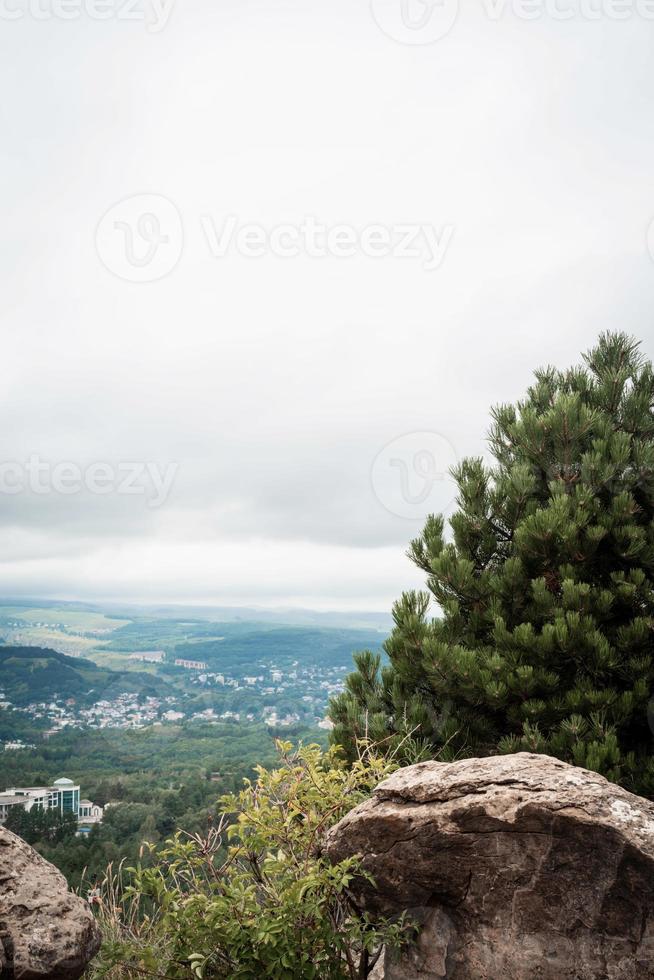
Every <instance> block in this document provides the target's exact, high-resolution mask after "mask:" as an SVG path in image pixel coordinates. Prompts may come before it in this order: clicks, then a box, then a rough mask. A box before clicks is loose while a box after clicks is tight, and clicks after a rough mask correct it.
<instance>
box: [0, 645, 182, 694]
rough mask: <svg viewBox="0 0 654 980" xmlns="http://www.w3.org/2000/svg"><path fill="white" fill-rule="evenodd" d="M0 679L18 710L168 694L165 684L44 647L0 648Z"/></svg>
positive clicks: (141, 673)
mask: <svg viewBox="0 0 654 980" xmlns="http://www.w3.org/2000/svg"><path fill="white" fill-rule="evenodd" d="M0 678H1V683H2V690H3V692H4V695H5V697H6V699H7V700H8V701H10V702H11V703H12V704H15V705H18V706H24V705H26V704H30V703H33V702H35V701H49V700H50V699H52V698H53V697H54V696H55V695H59V696H60V697H64V698H68V697H72V698H75V699H76V700H77V701H78V702H79V703H80V704H92V703H93V702H94V701H99V700H100V699H101V698H111V697H115V696H116V695H117V694H122V693H125V692H127V693H131V692H139V693H141V694H143V693H145V694H152V695H153V696H154V695H156V694H158V693H168V691H169V689H168V687H167V685H166V683H165V682H164V681H162V680H160V679H158V678H156V677H153V676H151V675H150V674H146V673H143V672H141V671H135V670H108V669H107V668H105V667H98V665H97V664H95V663H93V661H92V660H85V659H83V658H82V657H67V656H66V655H65V654H63V653H57V651H56V650H47V649H42V648H41V647H14V646H0Z"/></svg>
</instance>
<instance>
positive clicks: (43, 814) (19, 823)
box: [5, 806, 77, 844]
mask: <svg viewBox="0 0 654 980" xmlns="http://www.w3.org/2000/svg"><path fill="white" fill-rule="evenodd" d="M5 827H6V828H7V830H11V832H12V833H13V834H17V835H18V836H19V837H22V838H23V840H24V841H27V843H28V844H36V843H37V842H39V841H43V842H47V843H48V844H60V843H61V842H62V841H65V840H69V839H71V838H73V837H74V836H75V832H76V831H77V817H76V816H75V814H74V813H61V812H60V811H59V810H54V809H52V810H50V809H43V808H42V807H37V806H35V807H32V809H31V810H29V811H28V810H25V809H24V808H23V807H22V806H14V807H11V809H10V810H9V813H8V815H7V819H6V821H5Z"/></svg>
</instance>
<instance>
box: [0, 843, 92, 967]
mask: <svg viewBox="0 0 654 980" xmlns="http://www.w3.org/2000/svg"><path fill="white" fill-rule="evenodd" d="M99 947H100V934H99V930H98V927H97V925H96V923H95V920H94V918H93V915H92V913H91V911H90V909H89V907H88V905H87V903H86V902H84V901H83V900H82V899H81V898H77V896H76V895H73V894H72V893H71V892H70V891H69V890H68V886H67V884H66V879H65V878H64V876H63V875H62V874H60V872H59V871H57V869H56V868H54V867H53V866H52V865H51V864H49V863H48V862H47V861H46V860H44V858H42V857H41V856H40V855H39V854H37V853H36V851H34V850H33V849H32V848H31V847H30V846H29V845H28V844H26V843H25V842H24V841H22V840H21V839H20V838H19V837H16V836H15V835H14V834H12V833H10V832H9V831H8V830H5V829H4V828H2V827H0V974H1V975H2V978H3V980H4V978H5V977H6V978H7V980H14V978H15V980H44V978H51V980H76V978H77V977H79V976H80V975H81V974H82V973H83V971H84V969H85V967H86V965H87V964H88V962H89V960H91V958H92V957H93V956H94V955H95V954H96V953H97V951H98V949H99Z"/></svg>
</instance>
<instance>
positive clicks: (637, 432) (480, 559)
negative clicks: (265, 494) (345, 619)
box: [331, 334, 654, 796]
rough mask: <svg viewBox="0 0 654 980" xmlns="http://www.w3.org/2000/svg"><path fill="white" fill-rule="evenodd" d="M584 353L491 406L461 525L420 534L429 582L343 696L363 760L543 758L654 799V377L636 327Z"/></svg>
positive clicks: (338, 709)
mask: <svg viewBox="0 0 654 980" xmlns="http://www.w3.org/2000/svg"><path fill="white" fill-rule="evenodd" d="M584 362H585V363H584V364H583V365H582V366H578V367H574V368H572V369H570V370H567V371H563V372H561V371H558V370H555V369H554V368H552V367H548V368H546V369H544V370H540V371H537V372H536V374H535V381H534V383H533V385H532V386H531V387H530V388H529V389H528V392H527V396H526V398H525V399H524V400H523V401H520V402H518V403H517V404H516V405H515V406H514V405H501V406H499V407H497V408H495V409H494V410H493V411H492V415H491V417H492V425H491V429H490V434H489V449H490V456H491V458H492V463H491V465H486V464H485V463H484V462H483V461H482V459H466V460H464V461H463V462H462V463H461V464H460V465H459V466H458V467H457V468H456V470H455V471H454V472H453V476H454V478H455V480H456V484H457V488H458V496H457V508H458V509H457V511H456V513H455V514H454V516H453V517H452V518H451V519H450V522H449V523H450V532H448V534H447V536H446V533H445V523H444V520H443V518H442V517H436V516H430V517H428V518H427V521H426V524H425V527H424V530H423V532H422V534H421V536H420V537H418V538H417V539H416V540H414V541H413V542H411V545H410V548H409V552H408V554H409V557H410V558H411V560H412V561H413V562H414V563H415V564H416V565H417V566H418V568H419V569H421V570H422V571H423V572H424V573H425V575H426V577H427V591H425V592H408V593H406V594H405V595H403V596H402V598H401V599H400V601H399V602H397V603H396V605H395V607H394V610H393V618H394V624H395V625H394V629H393V631H392V633H391V636H390V638H389V640H388V641H387V643H386V644H385V650H386V653H387V655H388V661H389V662H388V665H383V664H382V663H381V658H380V657H379V656H376V655H374V654H372V653H370V652H369V651H367V652H364V653H361V654H357V655H356V656H355V662H356V668H357V669H356V672H355V673H353V674H351V675H350V676H349V677H348V679H347V683H346V690H345V692H344V693H343V694H342V695H340V696H339V697H337V698H336V699H334V700H333V701H332V704H331V716H332V719H333V721H334V723H335V728H334V731H333V733H332V738H333V741H334V742H335V743H339V744H342V745H343V746H344V747H345V749H346V751H347V752H348V753H349V754H350V756H353V755H354V754H355V752H356V741H357V739H359V738H362V737H366V736H367V737H369V738H372V739H374V740H378V741H379V740H382V739H385V740H386V744H387V745H388V746H389V747H390V748H394V749H396V750H397V749H398V747H399V751H400V753H401V754H402V756H403V758H404V759H405V761H415V760H417V759H419V758H425V757H438V758H439V759H442V760H444V761H449V760H452V759H455V758H461V757H466V756H468V757H469V756H481V755H488V754H493V753H505V752H517V751H523V750H526V751H534V752H543V753H546V754H549V755H554V756H557V757H558V758H561V759H564V760H566V761H568V762H571V763H574V764H576V765H579V766H583V767H585V768H588V769H592V770H594V771H597V772H601V773H603V774H604V775H606V776H607V777H608V778H609V779H611V780H613V781H616V782H619V783H621V784H623V785H625V786H626V787H628V788H629V789H631V790H633V791H635V792H639V793H641V794H643V795H649V796H654V762H653V761H652V748H653V745H654V736H653V730H654V729H653V728H650V721H651V722H652V724H653V725H654V717H648V708H649V707H650V704H649V702H650V693H651V690H652V682H653V680H654V633H653V630H654V590H653V582H654V523H653V517H654V374H653V371H652V365H651V363H649V362H647V361H646V360H645V359H644V358H643V357H642V356H641V354H640V353H639V350H638V344H637V343H636V342H635V341H634V340H633V339H632V338H630V337H627V336H626V335H624V334H604V335H602V336H601V337H600V339H599V342H598V344H597V346H596V347H595V349H594V350H592V351H590V352H589V353H588V354H587V355H585V357H584ZM432 609H434V611H435V612H438V613H440V615H433V614H431V612H430V610H432Z"/></svg>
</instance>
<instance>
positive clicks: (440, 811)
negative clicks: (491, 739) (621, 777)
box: [325, 752, 654, 980]
mask: <svg viewBox="0 0 654 980" xmlns="http://www.w3.org/2000/svg"><path fill="white" fill-rule="evenodd" d="M325 850H326V852H327V854H328V855H329V856H330V858H331V859H332V860H334V861H338V860H341V859H342V858H344V857H346V856H350V855H353V854H360V855H361V856H362V861H363V866H364V868H365V869H366V870H367V871H369V872H370V873H371V874H372V875H373V877H374V879H375V883H376V887H375V888H373V887H372V886H371V885H369V884H368V883H367V882H366V881H365V880H363V879H358V881H357V882H356V883H354V885H353V890H354V891H355V893H356V895H357V898H358V899H359V900H360V902H361V904H362V905H363V907H365V908H367V909H369V910H370V911H372V912H373V913H385V914H394V913H399V912H401V911H402V910H404V909H407V910H409V911H410V913H411V914H412V916H413V918H414V919H415V920H417V922H418V923H420V926H421V929H420V934H419V937H418V939H417V941H416V942H415V943H414V944H413V945H412V946H411V947H410V948H409V949H408V950H407V951H405V952H404V953H403V954H402V955H401V956H400V957H399V958H397V957H395V958H392V957H390V956H389V955H387V956H386V960H385V962H384V965H383V967H382V968H379V970H378V972H377V973H376V976H379V977H384V978H385V980H400V978H401V980H436V978H444V977H447V978H451V980H573V978H574V980H591V978H592V980H600V978H602V980H637V978H638V980H645V978H654V804H652V803H649V802H648V801H646V800H643V799H641V798H640V797H637V796H633V795H632V794H631V793H628V792H626V791H625V790H623V789H620V788H619V787H618V786H615V785H614V784H612V783H609V782H607V780H605V779H604V778H603V777H601V776H598V775H597V773H593V772H588V771H587V770H585V769H577V768H574V767H572V766H569V765H566V764H565V763H563V762H559V761H558V760H557V759H552V758H550V757H549V756H542V755H532V754H530V753H525V752H521V753H518V754H517V755H507V756H494V757H491V758H486V759H467V760H463V761H461V762H456V763H452V764H444V763H438V762H426V763H420V764H419V765H415V766H410V767H408V768H406V769H402V770H400V771H399V772H397V773H395V774H394V775H393V776H392V777H391V778H390V779H387V780H386V781H385V782H384V783H382V784H381V785H380V786H379V787H378V788H377V791H376V792H375V794H374V795H373V797H372V798H371V799H370V800H368V801H366V802H365V803H363V804H361V805H360V806H358V807H357V808H356V809H355V810H353V811H352V812H351V813H350V814H348V815H347V816H346V817H345V818H344V819H343V820H342V821H341V822H340V823H339V824H337V825H336V827H334V828H332V830H331V831H330V832H329V834H328V835H327V837H326V840H325Z"/></svg>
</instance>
